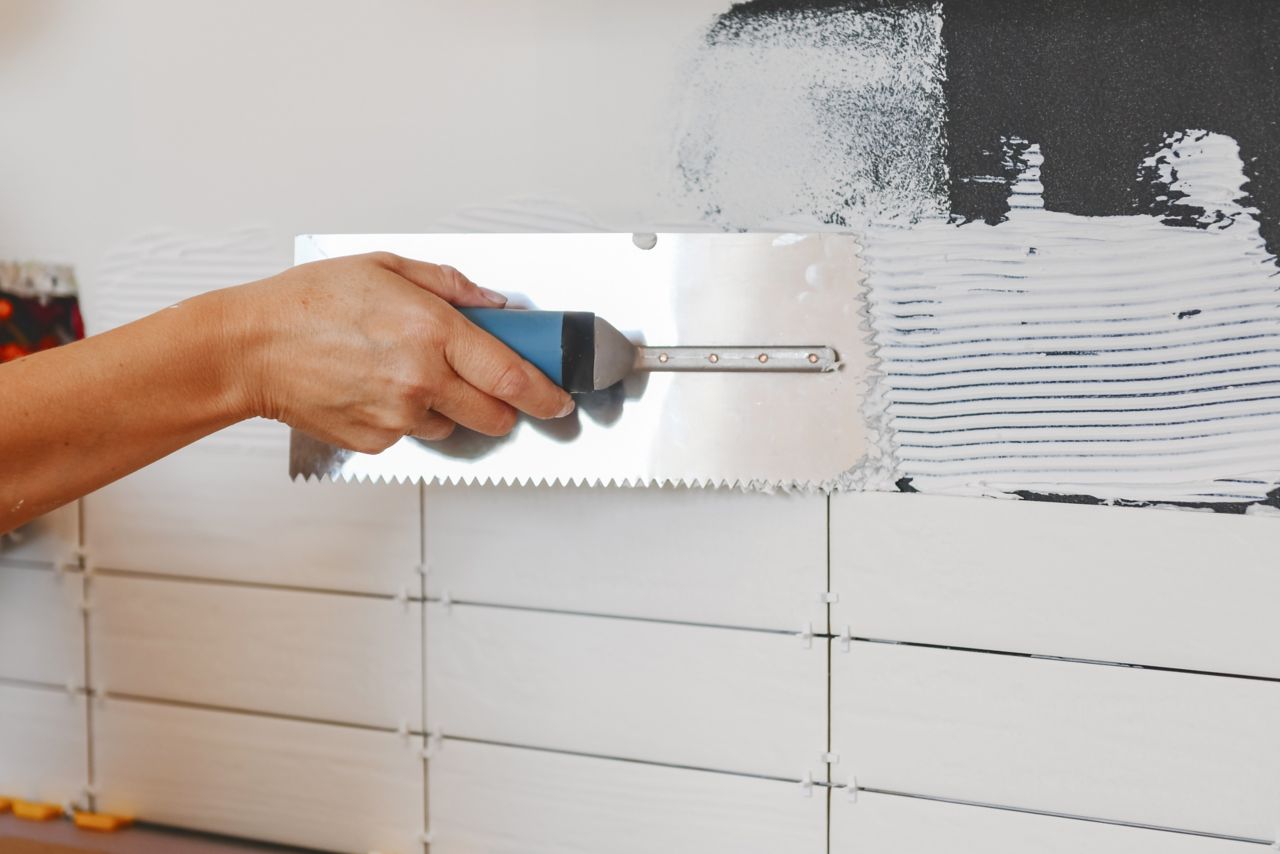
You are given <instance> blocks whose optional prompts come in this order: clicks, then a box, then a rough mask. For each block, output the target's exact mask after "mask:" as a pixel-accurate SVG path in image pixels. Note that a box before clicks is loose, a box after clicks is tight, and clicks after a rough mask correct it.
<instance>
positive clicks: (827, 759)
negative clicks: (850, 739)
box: [821, 752, 840, 765]
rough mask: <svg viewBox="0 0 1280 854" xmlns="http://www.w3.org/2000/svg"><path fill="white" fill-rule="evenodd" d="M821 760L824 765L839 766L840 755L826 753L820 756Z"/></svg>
mask: <svg viewBox="0 0 1280 854" xmlns="http://www.w3.org/2000/svg"><path fill="white" fill-rule="evenodd" d="M821 760H822V763H823V764H824V765H839V764H840V754H839V753H831V752H827V753H824V754H822V757H821Z"/></svg>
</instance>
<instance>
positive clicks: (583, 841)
mask: <svg viewBox="0 0 1280 854" xmlns="http://www.w3.org/2000/svg"><path fill="white" fill-rule="evenodd" d="M428 768H429V772H430V789H431V831H432V843H431V852H432V854H473V852H485V854H600V852H610V854H653V852H663V854H685V852H687V854H695V852H696V854H703V852H710V851H726V852H733V853H734V854H781V852H785V854H822V852H824V851H825V850H826V794H825V792H824V791H823V790H821V789H816V790H814V791H813V793H812V795H811V796H809V797H805V796H804V794H803V793H802V790H801V788H800V786H799V785H797V784H794V783H783V782H777V781H774V780H760V779H756V778H752V777H742V776H737V775H730V774H717V773H712V772H707V771H690V770H686V769H679V768H663V767H658V766H653V765H645V764H641V763H635V762H617V761H614V760H608V759H596V758H591V757H581V756H567V755H564V754H557V753H548V752H546V751H538V750H526V749H522V748H515V747H499V746H493V745H486V744H471V743H466V742H457V741H448V740H446V741H445V743H444V745H443V746H442V749H441V750H440V752H439V754H438V755H436V756H435V757H434V758H432V759H431V760H430V761H429V762H428Z"/></svg>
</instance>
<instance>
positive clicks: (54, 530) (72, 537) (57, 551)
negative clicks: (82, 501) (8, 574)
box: [0, 501, 80, 564]
mask: <svg viewBox="0 0 1280 854" xmlns="http://www.w3.org/2000/svg"><path fill="white" fill-rule="evenodd" d="M79 514H80V508H79V505H78V503H77V502H74V501H73V502H71V503H70V504H65V505H63V506H62V507H59V508H58V509H57V510H51V511H50V512H48V513H46V514H44V515H43V516H41V517H39V518H38V519H33V520H32V521H30V522H28V523H27V524H25V525H23V526H22V527H21V528H19V529H18V530H16V531H14V532H12V533H10V534H8V535H6V536H4V537H0V564H4V563H15V562H16V563H43V564H55V563H66V562H69V561H71V560H72V559H73V556H74V554H75V551H76V549H77V548H78V547H79V545H80V533H79V531H80V528H79V525H80V522H79Z"/></svg>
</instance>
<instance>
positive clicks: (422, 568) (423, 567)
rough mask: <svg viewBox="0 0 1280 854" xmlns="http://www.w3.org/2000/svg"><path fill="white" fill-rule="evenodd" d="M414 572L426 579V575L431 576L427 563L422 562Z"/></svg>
mask: <svg viewBox="0 0 1280 854" xmlns="http://www.w3.org/2000/svg"><path fill="white" fill-rule="evenodd" d="M414 571H415V572H417V573H418V575H421V576H422V577H423V578H426V577H427V576H428V575H430V574H431V564H429V563H427V562H426V561H425V560H424V561H423V562H422V563H420V564H418V565H417V566H415V567H414Z"/></svg>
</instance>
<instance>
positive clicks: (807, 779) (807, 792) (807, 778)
mask: <svg viewBox="0 0 1280 854" xmlns="http://www.w3.org/2000/svg"><path fill="white" fill-rule="evenodd" d="M800 794H801V795H803V796H804V797H806V798H812V797H813V772H811V771H805V772H804V779H803V780H801V781H800Z"/></svg>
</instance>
